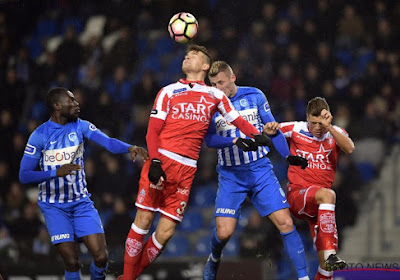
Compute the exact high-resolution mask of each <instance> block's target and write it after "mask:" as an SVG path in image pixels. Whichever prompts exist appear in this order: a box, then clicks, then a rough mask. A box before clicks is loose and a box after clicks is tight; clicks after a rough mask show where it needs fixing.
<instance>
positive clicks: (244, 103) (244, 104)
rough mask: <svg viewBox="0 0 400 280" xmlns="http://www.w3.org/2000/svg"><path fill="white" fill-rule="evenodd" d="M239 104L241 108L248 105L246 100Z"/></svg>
mask: <svg viewBox="0 0 400 280" xmlns="http://www.w3.org/2000/svg"><path fill="white" fill-rule="evenodd" d="M239 103H240V106H242V107H246V106H247V104H248V103H247V100H246V99H240V101H239Z"/></svg>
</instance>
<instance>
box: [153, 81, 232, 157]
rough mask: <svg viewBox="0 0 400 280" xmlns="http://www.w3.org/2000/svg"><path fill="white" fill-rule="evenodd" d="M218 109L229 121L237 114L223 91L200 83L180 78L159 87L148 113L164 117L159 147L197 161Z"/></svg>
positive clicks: (155, 116)
mask: <svg viewBox="0 0 400 280" xmlns="http://www.w3.org/2000/svg"><path fill="white" fill-rule="evenodd" d="M217 110H218V111H219V112H220V113H221V114H222V115H223V116H224V118H225V119H226V120H227V121H228V122H232V121H234V120H235V119H236V118H238V117H239V113H238V112H237V111H236V110H235V108H234V107H233V105H232V103H231V102H230V100H229V98H227V97H226V96H225V94H224V93H223V92H222V91H220V90H219V89H217V88H213V87H210V86H207V85H205V84H204V83H203V82H189V81H186V80H184V79H180V80H179V81H178V82H177V83H174V84H170V85H168V86H166V87H164V88H162V89H161V90H160V91H159V92H158V94H157V97H156V100H155V102H154V106H153V110H152V112H151V115H150V117H152V118H159V119H161V120H164V126H163V128H162V130H161V133H160V134H159V137H158V141H159V142H158V147H159V148H160V149H164V150H167V151H170V152H173V153H176V154H180V155H182V156H185V157H188V158H192V159H195V160H197V159H198V158H199V152H200V148H201V144H202V143H203V140H204V137H205V135H206V133H207V130H208V127H209V125H210V120H211V118H212V116H213V115H214V113H215V112H216V111H217Z"/></svg>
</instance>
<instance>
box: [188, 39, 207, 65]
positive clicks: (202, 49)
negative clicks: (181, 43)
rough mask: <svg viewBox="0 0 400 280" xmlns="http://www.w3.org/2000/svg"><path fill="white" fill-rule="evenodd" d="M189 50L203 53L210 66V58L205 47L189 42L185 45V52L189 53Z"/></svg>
mask: <svg viewBox="0 0 400 280" xmlns="http://www.w3.org/2000/svg"><path fill="white" fill-rule="evenodd" d="M191 51H194V52H202V53H204V55H205V56H206V63H208V64H209V65H210V67H211V64H212V59H211V56H210V54H209V53H208V50H207V48H206V47H204V46H200V45H195V44H191V45H189V46H188V47H187V49H186V53H189V52H191Z"/></svg>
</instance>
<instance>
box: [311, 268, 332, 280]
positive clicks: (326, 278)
mask: <svg viewBox="0 0 400 280" xmlns="http://www.w3.org/2000/svg"><path fill="white" fill-rule="evenodd" d="M332 279H333V271H326V270H324V269H322V268H321V267H318V273H317V275H315V278H314V280H332Z"/></svg>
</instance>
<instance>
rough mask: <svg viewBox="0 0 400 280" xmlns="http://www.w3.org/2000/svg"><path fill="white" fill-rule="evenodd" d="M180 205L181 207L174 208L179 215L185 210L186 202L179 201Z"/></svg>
mask: <svg viewBox="0 0 400 280" xmlns="http://www.w3.org/2000/svg"><path fill="white" fill-rule="evenodd" d="M180 205H181V206H182V207H181V208H178V209H176V213H178V214H179V215H183V213H184V212H185V209H186V205H187V202H185V201H181V203H180Z"/></svg>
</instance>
